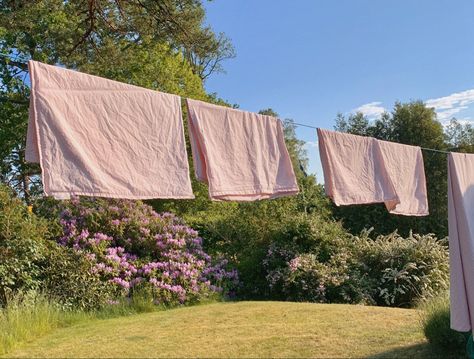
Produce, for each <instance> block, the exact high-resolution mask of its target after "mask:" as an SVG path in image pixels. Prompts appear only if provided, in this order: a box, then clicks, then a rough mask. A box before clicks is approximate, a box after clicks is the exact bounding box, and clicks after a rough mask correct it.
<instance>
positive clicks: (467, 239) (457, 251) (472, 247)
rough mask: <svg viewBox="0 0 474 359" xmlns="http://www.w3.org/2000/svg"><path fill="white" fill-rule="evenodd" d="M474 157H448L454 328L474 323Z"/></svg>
mask: <svg viewBox="0 0 474 359" xmlns="http://www.w3.org/2000/svg"><path fill="white" fill-rule="evenodd" d="M473 218H474V155H473V154H464V153H450V154H449V155H448V224H449V262H450V282H451V285H450V301H451V306H450V311H451V328H452V329H454V330H458V331H461V332H467V331H470V330H473V329H474V328H473V323H474V222H473Z"/></svg>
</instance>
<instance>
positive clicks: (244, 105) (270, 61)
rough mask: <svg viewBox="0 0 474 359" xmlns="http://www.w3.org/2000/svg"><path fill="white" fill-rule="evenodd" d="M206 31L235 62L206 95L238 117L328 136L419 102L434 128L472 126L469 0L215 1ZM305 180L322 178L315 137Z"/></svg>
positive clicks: (473, 53)
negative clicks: (287, 123) (226, 41)
mask: <svg viewBox="0 0 474 359" xmlns="http://www.w3.org/2000/svg"><path fill="white" fill-rule="evenodd" d="M206 8H207V22H208V24H209V25H211V26H212V28H213V29H214V30H215V31H216V32H225V33H226V35H227V36H228V37H229V38H230V39H231V40H232V43H233V44H234V46H235V49H236V53H237V57H236V58H235V59H232V60H229V61H227V62H225V63H224V67H225V70H226V74H218V75H214V76H212V77H211V78H210V79H209V80H208V81H207V83H206V88H207V90H208V91H211V92H217V93H218V95H219V96H220V97H222V98H224V99H226V100H228V101H229V102H231V103H237V104H238V105H239V106H240V108H241V109H244V110H248V111H258V110H260V109H263V108H268V107H271V108H273V109H274V110H275V111H276V112H277V113H279V115H280V117H282V118H292V119H294V120H295V121H296V122H301V123H307V124H310V125H313V126H318V127H324V128H332V126H333V125H334V119H335V117H336V114H337V113H338V112H342V113H349V112H354V111H356V110H362V111H363V112H364V113H366V114H367V115H368V116H369V117H371V118H373V117H374V116H377V115H378V114H379V113H380V112H382V111H383V110H384V109H387V110H390V109H391V108H392V107H393V104H394V102H395V101H397V100H399V101H409V100H411V99H421V100H424V101H426V102H427V103H428V104H429V105H430V106H432V107H435V109H436V110H437V113H438V119H439V120H440V121H442V122H446V121H449V119H450V118H451V117H452V116H455V117H456V118H458V119H460V120H463V121H474V20H473V14H474V1H473V0H451V1H448V0H435V1H433V0H430V1H428V0H385V1H377V0H331V1H330V0H325V1H322V0H293V1H285V0H214V1H210V2H206ZM297 135H298V137H299V138H300V139H302V140H304V141H307V142H308V144H307V149H308V154H309V158H310V171H311V172H312V173H316V176H317V178H318V180H321V179H322V173H321V170H320V164H319V157H318V153H317V152H318V151H317V138H316V134H315V131H314V130H311V129H306V128H298V130H297Z"/></svg>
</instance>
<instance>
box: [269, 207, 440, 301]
mask: <svg viewBox="0 0 474 359" xmlns="http://www.w3.org/2000/svg"><path fill="white" fill-rule="evenodd" d="M274 238H275V241H274V242H273V243H272V244H271V245H270V246H269V247H268V251H267V255H266V258H265V259H264V260H263V266H264V268H265V271H266V280H267V286H268V288H269V297H270V298H273V299H282V300H299V301H312V302H331V303H367V304H377V305H385V306H397V307H408V306H413V305H415V304H416V303H417V301H419V300H423V299H426V298H430V297H433V296H435V295H436V294H438V293H440V292H442V291H443V290H445V289H446V288H447V287H448V279H449V278H448V277H449V268H448V252H447V248H446V246H445V245H444V244H443V242H440V241H437V240H436V238H434V237H433V236H431V235H425V236H420V235H410V236H409V237H408V238H402V237H401V236H399V235H398V234H397V233H392V234H390V235H387V236H379V237H377V238H375V239H372V238H370V237H369V232H367V231H366V232H364V233H362V235H361V236H360V237H353V236H351V235H348V234H347V233H346V232H345V231H344V230H343V229H342V227H341V226H340V224H338V223H335V222H330V221H327V220H324V219H322V218H320V217H317V216H302V217H300V218H296V219H293V220H292V221H291V222H288V223H286V226H285V227H284V228H283V229H282V230H281V231H280V232H279V233H277V234H276V235H275V237H274Z"/></svg>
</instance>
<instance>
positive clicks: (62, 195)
mask: <svg viewBox="0 0 474 359" xmlns="http://www.w3.org/2000/svg"><path fill="white" fill-rule="evenodd" d="M45 194H46V195H47V196H53V197H56V196H57V197H58V198H65V197H68V196H69V197H70V196H88V197H106V198H123V199H155V198H164V199H194V198H196V197H195V196H194V194H189V195H184V196H173V195H161V194H158V193H157V194H149V195H148V194H145V195H138V196H130V195H125V194H122V193H107V192H76V191H51V192H46V191H45Z"/></svg>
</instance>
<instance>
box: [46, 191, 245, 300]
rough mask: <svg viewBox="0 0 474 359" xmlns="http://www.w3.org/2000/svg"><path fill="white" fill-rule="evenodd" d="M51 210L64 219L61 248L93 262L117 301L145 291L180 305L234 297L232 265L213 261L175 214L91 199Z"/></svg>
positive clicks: (235, 278)
mask: <svg viewBox="0 0 474 359" xmlns="http://www.w3.org/2000/svg"><path fill="white" fill-rule="evenodd" d="M43 211H44V208H43ZM48 211H49V215H51V213H54V214H55V215H56V216H58V217H57V218H59V225H60V227H61V231H60V232H61V235H59V236H58V237H57V241H58V243H59V244H61V245H63V246H67V247H71V248H74V249H75V250H77V251H80V252H82V253H84V254H85V255H86V256H87V257H88V258H89V259H90V260H91V261H93V262H94V267H93V271H94V272H95V273H96V274H99V275H100V277H101V278H102V279H103V280H104V281H108V282H109V283H111V284H113V285H114V286H115V288H116V294H117V297H120V296H129V295H132V294H133V293H134V292H135V291H137V290H140V289H143V290H146V291H147V292H150V293H152V296H153V299H154V301H155V303H157V304H176V303H185V302H192V301H196V300H199V299H200V298H202V297H207V296H209V295H212V294H216V293H221V294H223V295H232V292H233V288H235V287H236V286H237V284H238V276H237V272H236V271H235V270H228V269H227V266H228V264H227V261H226V260H224V259H218V260H213V259H212V258H211V257H210V256H209V255H208V254H207V253H206V252H204V250H203V247H202V239H201V238H200V237H199V235H198V233H197V232H196V231H195V230H193V229H192V228H190V227H188V226H186V225H185V224H184V222H183V221H182V220H181V219H180V218H178V217H176V216H175V215H173V214H172V213H157V212H155V211H154V210H153V208H152V207H150V206H148V205H146V204H144V203H143V202H140V201H128V200H106V199H91V198H80V199H79V198H73V199H71V200H70V201H64V202H61V203H57V202H55V203H54V205H53V207H52V208H51V206H49V208H48Z"/></svg>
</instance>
